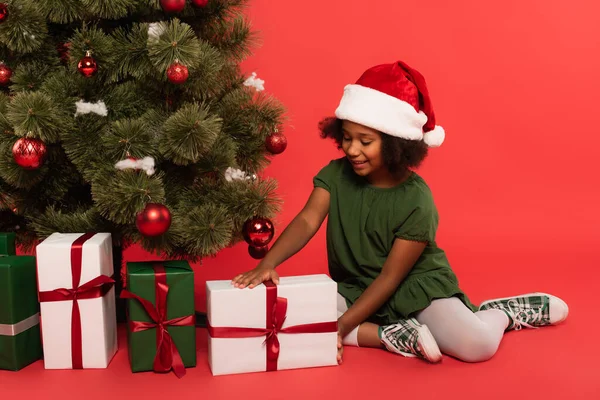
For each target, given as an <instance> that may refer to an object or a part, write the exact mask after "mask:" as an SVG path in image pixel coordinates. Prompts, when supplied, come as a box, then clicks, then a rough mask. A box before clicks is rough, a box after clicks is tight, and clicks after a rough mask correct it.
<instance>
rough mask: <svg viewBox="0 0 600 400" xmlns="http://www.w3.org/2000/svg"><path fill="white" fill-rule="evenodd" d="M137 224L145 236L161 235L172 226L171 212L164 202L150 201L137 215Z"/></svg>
mask: <svg viewBox="0 0 600 400" xmlns="http://www.w3.org/2000/svg"><path fill="white" fill-rule="evenodd" d="M135 225H136V226H137V228H138V231H140V233H141V234H142V235H144V236H160V235H162V234H163V233H165V232H166V231H168V230H169V227H170V226H171V212H170V211H169V209H168V208H167V207H166V206H164V205H163V204H159V203H148V204H147V205H146V208H145V209H144V210H143V211H141V212H140V213H139V214H138V215H137V217H136V219H135Z"/></svg>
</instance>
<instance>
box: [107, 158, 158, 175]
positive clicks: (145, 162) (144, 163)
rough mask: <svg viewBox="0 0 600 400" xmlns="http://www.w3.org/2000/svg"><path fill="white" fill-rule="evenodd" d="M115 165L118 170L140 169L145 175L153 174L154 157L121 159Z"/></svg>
mask: <svg viewBox="0 0 600 400" xmlns="http://www.w3.org/2000/svg"><path fill="white" fill-rule="evenodd" d="M115 167H116V168H117V169H120V170H124V169H142V170H144V171H146V174H147V175H153V174H154V158H152V157H144V158H142V159H141V160H131V159H129V158H127V159H125V160H121V161H119V162H118V163H116V164H115Z"/></svg>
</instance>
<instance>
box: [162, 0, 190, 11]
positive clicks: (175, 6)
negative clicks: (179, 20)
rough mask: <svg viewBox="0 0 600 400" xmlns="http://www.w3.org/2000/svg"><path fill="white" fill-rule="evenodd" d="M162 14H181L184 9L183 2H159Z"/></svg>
mask: <svg viewBox="0 0 600 400" xmlns="http://www.w3.org/2000/svg"><path fill="white" fill-rule="evenodd" d="M160 6H161V7H162V9H163V11H164V12H168V13H170V12H181V11H183V9H184V8H185V0H160Z"/></svg>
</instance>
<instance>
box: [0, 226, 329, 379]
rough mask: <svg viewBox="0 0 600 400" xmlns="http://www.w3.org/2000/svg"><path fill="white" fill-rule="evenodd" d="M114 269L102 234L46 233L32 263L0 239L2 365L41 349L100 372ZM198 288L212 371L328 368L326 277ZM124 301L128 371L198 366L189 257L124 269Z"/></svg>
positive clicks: (66, 364) (108, 353) (52, 358)
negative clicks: (203, 305)
mask: <svg viewBox="0 0 600 400" xmlns="http://www.w3.org/2000/svg"><path fill="white" fill-rule="evenodd" d="M113 273H114V268H113V257H112V239H111V235H110V233H54V234H52V235H50V236H49V237H48V238H46V239H45V240H43V241H42V242H41V243H40V244H39V245H38V246H37V248H36V257H33V256H16V255H15V235H14V234H0V369H9V370H19V369H22V368H23V367H25V366H27V365H29V364H31V363H32V362H34V361H36V360H39V359H40V358H42V354H43V359H44V367H45V368H46V369H91V368H107V367H108V366H109V364H110V363H111V360H112V359H113V357H114V355H115V354H116V352H117V348H118V346H117V324H116V310H115V287H114V283H115V282H114V280H113V279H112V276H113ZM206 286H207V323H208V326H207V328H208V360H207V362H208V365H209V366H210V369H211V371H212V373H213V375H226V374H239V373H248V372H261V371H276V370H285V369H296V368H310V367H320V366H331V365H337V357H336V356H337V310H336V304H337V286H336V284H335V282H333V281H332V280H331V279H330V278H329V277H328V276H326V275H309V276H298V277H282V278H281V280H280V283H279V284H278V285H274V284H273V283H272V282H265V283H264V284H261V285H259V286H257V287H256V288H254V289H249V288H245V289H238V288H235V287H233V286H232V285H231V282H230V281H229V280H222V281H209V282H207V283H206ZM121 297H122V298H124V299H127V319H128V320H127V344H128V346H127V347H128V353H129V362H130V368H131V371H132V372H142V371H154V372H162V373H167V372H171V371H172V372H173V373H175V375H177V376H178V377H183V376H184V375H185V373H186V368H190V367H194V366H196V364H197V359H196V327H195V309H194V272H193V270H192V268H191V266H190V265H189V263H188V262H186V261H179V260H177V261H176V260H170V261H169V260H167V261H147V262H128V263H127V290H124V291H123V292H122V293H121ZM40 321H41V322H40ZM42 349H43V352H42Z"/></svg>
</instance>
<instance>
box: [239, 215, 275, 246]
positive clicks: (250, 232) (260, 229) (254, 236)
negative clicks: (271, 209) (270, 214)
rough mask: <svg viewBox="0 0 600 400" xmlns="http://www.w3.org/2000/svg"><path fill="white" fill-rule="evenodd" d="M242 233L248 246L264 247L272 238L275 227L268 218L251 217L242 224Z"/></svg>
mask: <svg viewBox="0 0 600 400" xmlns="http://www.w3.org/2000/svg"><path fill="white" fill-rule="evenodd" d="M242 235H243V236H244V240H245V241H246V243H248V244H249V245H250V246H254V247H264V246H266V245H268V244H269V242H270V241H271V239H273V235H275V228H274V227H273V223H272V222H271V221H270V220H269V219H268V218H261V217H256V218H251V219H249V220H248V221H246V223H245V224H244V228H243V230H242Z"/></svg>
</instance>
